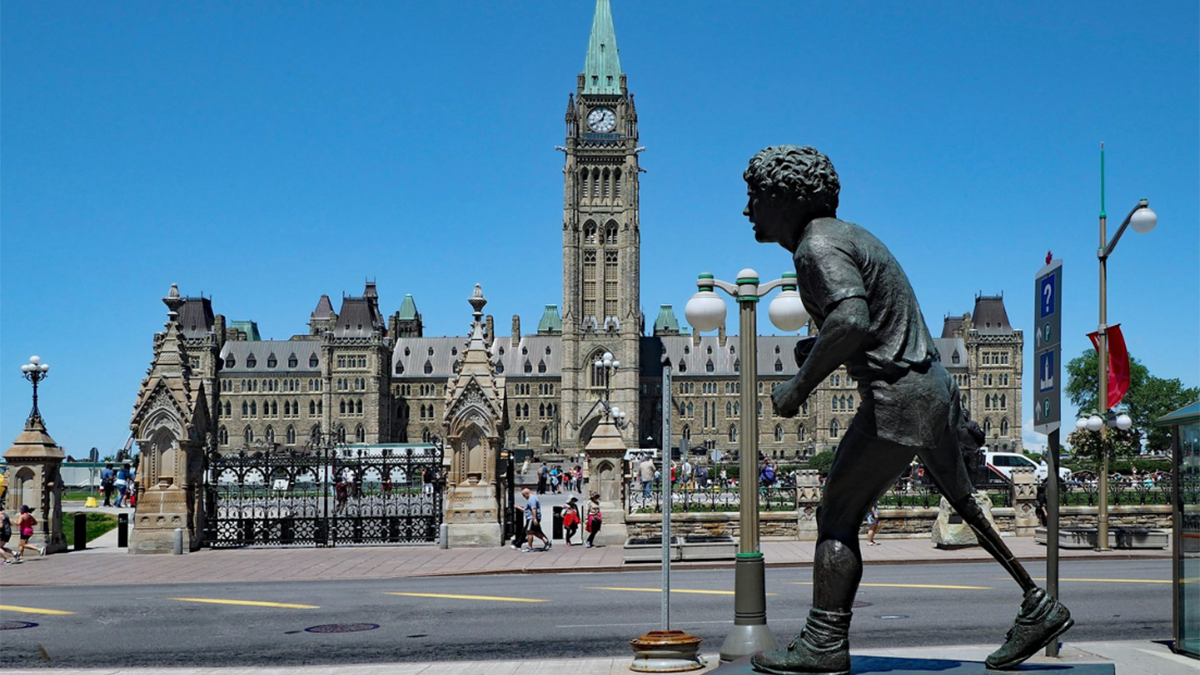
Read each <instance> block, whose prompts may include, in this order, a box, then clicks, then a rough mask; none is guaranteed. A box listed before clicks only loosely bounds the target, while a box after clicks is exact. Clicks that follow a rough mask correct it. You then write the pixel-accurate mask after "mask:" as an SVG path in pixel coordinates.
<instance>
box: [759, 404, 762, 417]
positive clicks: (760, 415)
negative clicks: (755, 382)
mask: <svg viewBox="0 0 1200 675" xmlns="http://www.w3.org/2000/svg"><path fill="white" fill-rule="evenodd" d="M758 416H759V417H762V401H759V402H758Z"/></svg>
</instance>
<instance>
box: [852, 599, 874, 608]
mask: <svg viewBox="0 0 1200 675" xmlns="http://www.w3.org/2000/svg"><path fill="white" fill-rule="evenodd" d="M872 604H874V603H870V602H867V601H866V600H855V601H854V609H861V608H863V607H870V606H871V605H872Z"/></svg>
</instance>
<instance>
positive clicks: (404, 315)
mask: <svg viewBox="0 0 1200 675" xmlns="http://www.w3.org/2000/svg"><path fill="white" fill-rule="evenodd" d="M415 318H417V303H416V301H414V300H413V296H412V295H411V294H409V295H405V296H404V302H402V303H400V320H401V321H405V320H412V319H415Z"/></svg>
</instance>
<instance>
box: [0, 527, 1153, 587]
mask: <svg viewBox="0 0 1200 675" xmlns="http://www.w3.org/2000/svg"><path fill="white" fill-rule="evenodd" d="M100 510H102V511H108V509H103V508H102V509H100ZM122 510H123V511H126V512H130V513H131V512H132V510H131V509H122ZM112 511H113V512H116V511H117V510H116V509H113V510H112ZM879 541H880V545H879V546H864V547H863V549H862V552H863V560H864V562H866V563H867V564H883V563H946V562H968V561H990V560H992V558H991V556H989V555H988V554H987V553H986V552H985V551H983V550H982V549H980V548H978V547H972V548H967V549H959V550H955V551H943V550H939V549H937V548H935V547H934V546H933V544H932V543H931V542H930V540H929V539H928V538H921V539H885V538H880V539H879ZM1005 541H1006V542H1007V543H1008V545H1009V547H1010V548H1011V549H1012V551H1013V553H1014V554H1015V555H1016V556H1017V557H1018V558H1019V559H1021V560H1024V561H1030V560H1044V559H1045V558H1046V550H1047V549H1046V547H1045V546H1043V545H1041V544H1038V543H1036V542H1034V540H1033V538H1032V537H1007V538H1005ZM88 547H89V548H88V549H87V550H85V551H78V552H74V551H73V552H70V553H60V554H56V555H52V556H47V557H46V558H40V559H32V558H29V559H27V562H26V563H25V564H22V565H9V566H4V567H3V568H0V588H2V587H4V586H49V585H55V586H63V585H67V586H72V585H80V586H91V585H116V584H134V583H140V584H148V583H178V582H179V580H180V579H187V580H188V581H189V582H192V583H212V582H223V583H228V582H255V581H307V580H330V579H398V578H406V577H426V576H455V575H466V574H540V573H555V572H619V571H622V570H647V569H655V566H654V565H652V564H651V565H646V564H632V565H625V564H624V562H623V553H622V549H621V548H620V547H618V546H606V547H597V548H592V549H589V548H585V547H583V546H566V545H565V544H564V543H563V542H562V541H558V542H557V543H556V544H555V546H554V547H553V548H552V549H550V550H549V551H546V552H537V553H521V552H520V551H516V550H513V549H512V548H509V547H507V546H506V547H499V548H485V549H445V550H444V549H439V548H437V547H435V546H346V547H337V548H245V549H224V550H210V549H202V550H200V551H197V552H195V553H188V554H185V555H182V556H174V555H129V554H128V553H127V552H126V550H125V549H120V548H117V534H116V531H115V530H113V531H110V532H109V533H107V534H106V535H104V536H103V537H101V538H99V539H97V540H95V541H93V542H91V543H89V544H88ZM761 548H762V551H763V555H764V556H765V558H766V564H767V566H768V567H777V566H809V565H811V564H812V560H813V550H814V548H815V542H811V541H764V542H762V546H761ZM1060 556H1061V558H1062V559H1064V560H1066V559H1086V560H1098V559H1105V558H1109V559H1125V558H1169V557H1170V551H1169V550H1153V551H1108V552H1103V553H1098V552H1095V551H1091V550H1068V549H1062V550H1061V551H1060ZM722 567H729V568H732V567H733V561H732V560H730V561H728V562H716V563H673V564H672V566H671V568H672V569H714V568H722Z"/></svg>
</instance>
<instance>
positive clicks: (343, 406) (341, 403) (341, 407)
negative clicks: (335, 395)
mask: <svg viewBox="0 0 1200 675" xmlns="http://www.w3.org/2000/svg"><path fill="white" fill-rule="evenodd" d="M338 414H340V415H345V414H346V402H345V401H338Z"/></svg>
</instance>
